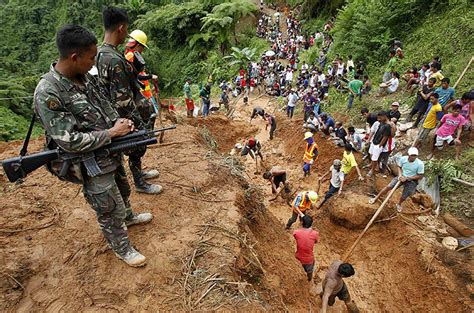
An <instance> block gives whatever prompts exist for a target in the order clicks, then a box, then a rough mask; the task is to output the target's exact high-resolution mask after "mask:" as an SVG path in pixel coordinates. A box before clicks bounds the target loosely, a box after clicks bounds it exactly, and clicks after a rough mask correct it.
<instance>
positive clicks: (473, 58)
mask: <svg viewBox="0 0 474 313" xmlns="http://www.w3.org/2000/svg"><path fill="white" fill-rule="evenodd" d="M472 60H474V57H471V60H470V61H469V63H467V66H466V68H465V69H464V71H462V73H461V76H459V78H458V80H457V81H456V83H455V84H454V86H453V88H456V86H457V85H458V84H459V82H460V81H461V79H462V78H463V76H464V74H466V71H467V69H468V68H469V66H471V63H472Z"/></svg>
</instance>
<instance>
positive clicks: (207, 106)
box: [202, 100, 211, 117]
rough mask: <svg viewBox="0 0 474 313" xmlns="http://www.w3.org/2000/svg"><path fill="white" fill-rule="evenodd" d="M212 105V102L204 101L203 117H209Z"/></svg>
mask: <svg viewBox="0 0 474 313" xmlns="http://www.w3.org/2000/svg"><path fill="white" fill-rule="evenodd" d="M210 104H211V103H210V101H208V100H202V117H206V116H208V115H209V106H210Z"/></svg>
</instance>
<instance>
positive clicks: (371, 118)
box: [367, 113, 377, 127]
mask: <svg viewBox="0 0 474 313" xmlns="http://www.w3.org/2000/svg"><path fill="white" fill-rule="evenodd" d="M375 122H377V114H375V113H369V115H368V116H367V123H368V124H369V126H370V127H372V125H374V123H375Z"/></svg>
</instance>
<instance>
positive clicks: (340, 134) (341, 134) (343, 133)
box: [335, 127, 347, 144]
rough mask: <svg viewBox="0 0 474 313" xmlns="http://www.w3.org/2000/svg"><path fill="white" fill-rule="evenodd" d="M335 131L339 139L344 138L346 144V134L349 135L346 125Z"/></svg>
mask: <svg viewBox="0 0 474 313" xmlns="http://www.w3.org/2000/svg"><path fill="white" fill-rule="evenodd" d="M335 133H336V136H337V137H338V138H339V139H342V141H343V142H344V144H346V136H347V132H346V130H345V129H344V127H340V128H338V129H336V130H335Z"/></svg>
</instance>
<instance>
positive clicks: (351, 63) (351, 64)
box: [346, 60, 354, 70]
mask: <svg viewBox="0 0 474 313" xmlns="http://www.w3.org/2000/svg"><path fill="white" fill-rule="evenodd" d="M351 66H352V68H354V61H352V60H347V66H346V69H347V70H349V67H351Z"/></svg>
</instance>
